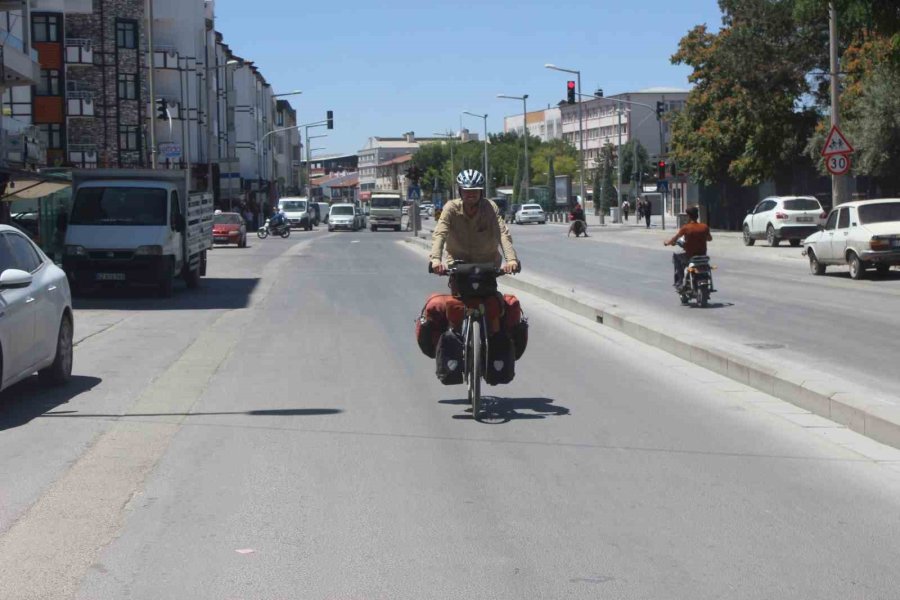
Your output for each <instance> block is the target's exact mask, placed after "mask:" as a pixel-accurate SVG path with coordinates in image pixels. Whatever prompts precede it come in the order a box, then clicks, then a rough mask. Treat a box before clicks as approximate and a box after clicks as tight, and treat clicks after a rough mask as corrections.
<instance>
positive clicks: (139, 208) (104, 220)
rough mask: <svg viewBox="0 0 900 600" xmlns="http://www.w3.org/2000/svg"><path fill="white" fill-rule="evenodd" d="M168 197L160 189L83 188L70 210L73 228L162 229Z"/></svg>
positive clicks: (164, 222)
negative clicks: (128, 226) (158, 227)
mask: <svg viewBox="0 0 900 600" xmlns="http://www.w3.org/2000/svg"><path fill="white" fill-rule="evenodd" d="M167 196H168V194H167V192H166V190H164V189H160V188H136V187H85V188H81V189H80V190H78V194H77V195H76V196H75V203H74V206H73V207H72V218H71V220H70V223H71V224H72V225H165V224H166V213H167V207H168V204H167V202H166V198H167Z"/></svg>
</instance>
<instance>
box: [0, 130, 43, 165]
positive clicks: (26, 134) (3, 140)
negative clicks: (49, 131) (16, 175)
mask: <svg viewBox="0 0 900 600" xmlns="http://www.w3.org/2000/svg"><path fill="white" fill-rule="evenodd" d="M3 125H4V129H0V160H5V161H6V162H7V163H8V164H12V165H17V166H21V167H35V166H40V165H44V164H46V162H47V150H46V148H44V145H43V143H42V142H41V140H40V132H39V131H38V128H37V127H34V126H33V125H28V124H25V123H21V122H20V121H16V120H15V119H4V121H3Z"/></svg>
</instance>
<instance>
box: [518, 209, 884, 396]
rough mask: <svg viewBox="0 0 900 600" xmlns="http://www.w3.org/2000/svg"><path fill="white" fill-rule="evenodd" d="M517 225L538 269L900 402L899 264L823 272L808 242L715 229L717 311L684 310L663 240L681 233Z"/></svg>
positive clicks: (528, 260)
mask: <svg viewBox="0 0 900 600" xmlns="http://www.w3.org/2000/svg"><path fill="white" fill-rule="evenodd" d="M511 228H512V232H513V237H514V240H515V242H516V249H517V251H518V252H519V254H520V255H521V257H522V260H523V261H524V264H525V268H526V269H527V270H528V273H530V274H538V275H540V276H541V277H542V278H545V279H547V280H548V281H553V282H556V283H558V284H560V285H564V286H565V287H567V288H571V289H575V290H579V291H586V292H590V293H593V294H596V295H599V296H602V297H604V298H606V299H608V300H609V302H610V303H614V304H616V305H618V306H619V307H624V308H626V309H628V308H631V309H634V310H635V311H636V312H639V313H643V314H652V315H654V317H656V318H663V319H670V320H671V321H672V323H678V324H681V325H686V326H687V327H690V328H692V329H695V330H696V331H697V332H702V333H704V334H709V335H712V336H715V337H718V338H719V339H723V340H728V341H729V342H731V343H734V344H738V345H742V346H744V347H746V348H747V350H748V352H749V351H762V352H764V353H766V354H767V355H768V356H769V357H770V358H771V359H772V360H774V361H777V362H780V363H783V364H787V365H793V366H795V367H800V368H809V367H812V368H815V369H816V370H819V371H825V372H828V373H832V374H836V375H840V376H842V377H844V378H846V379H849V380H851V381H857V382H859V383H862V384H866V385H869V386H871V387H874V388H877V389H879V390H881V391H884V392H886V393H888V394H890V395H893V396H896V397H898V398H900V379H898V377H897V373H896V365H897V360H896V355H897V350H898V345H897V331H900V271H898V270H896V269H895V270H893V271H891V272H890V274H889V275H887V276H885V277H876V276H875V275H874V273H872V274H871V275H870V279H868V280H865V281H853V280H851V279H850V277H849V274H848V273H847V270H846V269H839V268H831V269H830V270H829V271H828V274H826V275H825V276H823V277H814V276H812V275H810V273H809V270H808V267H807V263H806V259H804V258H803V257H802V256H801V254H800V252H801V250H802V249H800V248H791V247H789V246H787V244H784V245H783V246H782V247H778V248H769V247H767V246H766V245H765V244H762V245H759V244H757V245H756V246H754V247H750V248H746V247H744V246H743V245H742V244H741V242H740V239H739V237H738V236H733V235H729V234H724V235H715V236H714V238H715V239H714V241H713V242H712V243H710V245H709V253H710V255H711V257H712V262H713V263H714V264H715V265H716V266H717V270H716V271H715V273H714V278H715V284H716V288H717V289H718V290H719V291H718V293H716V294H713V296H712V306H713V307H714V308H715V310H696V309H692V308H685V307H682V306H681V304H680V302H679V300H678V297H677V295H676V294H675V292H674V290H673V289H672V287H671V286H672V263H671V255H672V249H671V248H665V247H663V245H662V241H663V240H664V239H667V238H668V237H671V236H672V235H673V234H674V230H671V229H670V230H668V231H665V232H664V231H659V230H656V229H653V230H651V231H649V232H648V231H645V230H643V229H637V228H631V229H621V228H606V229H603V230H601V229H599V228H592V229H591V237H590V238H587V239H585V238H581V239H577V240H576V238H575V237H574V236H573V237H571V238H567V237H566V228H565V227H564V226H562V225H552V224H548V225H543V226H541V225H522V226H517V225H511Z"/></svg>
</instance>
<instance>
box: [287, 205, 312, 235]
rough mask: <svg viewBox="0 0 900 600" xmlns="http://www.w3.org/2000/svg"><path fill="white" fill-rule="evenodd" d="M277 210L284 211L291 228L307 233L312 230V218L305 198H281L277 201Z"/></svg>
mask: <svg viewBox="0 0 900 600" xmlns="http://www.w3.org/2000/svg"><path fill="white" fill-rule="evenodd" d="M278 208H280V209H281V210H283V211H284V214H285V215H286V216H287V219H288V223H290V224H291V227H296V228H300V229H305V230H307V231H309V230H311V229H312V228H313V217H312V214H311V211H310V209H309V208H310V207H309V201H308V200H307V199H306V197H296V198H293V197H289V198H282V199H281V200H279V201H278Z"/></svg>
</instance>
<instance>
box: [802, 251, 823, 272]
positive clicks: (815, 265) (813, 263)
mask: <svg viewBox="0 0 900 600" xmlns="http://www.w3.org/2000/svg"><path fill="white" fill-rule="evenodd" d="M806 254H807V256H809V272H810V273H812V274H813V275H824V274H825V265H823V264H822V263H820V262H819V259H818V258H816V253H815V252H813V251H812V250H809V251H807V253H806Z"/></svg>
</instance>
